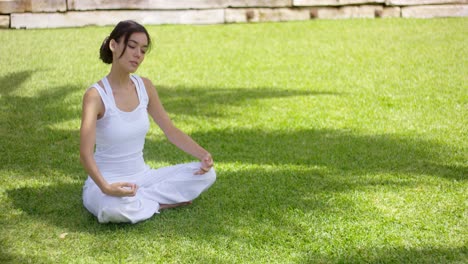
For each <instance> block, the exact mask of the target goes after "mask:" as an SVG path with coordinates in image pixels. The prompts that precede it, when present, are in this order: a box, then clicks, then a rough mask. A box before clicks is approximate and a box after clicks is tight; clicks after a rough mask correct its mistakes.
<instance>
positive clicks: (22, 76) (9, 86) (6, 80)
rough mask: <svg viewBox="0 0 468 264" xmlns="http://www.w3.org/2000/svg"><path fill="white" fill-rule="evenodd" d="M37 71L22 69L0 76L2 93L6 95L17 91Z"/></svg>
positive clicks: (0, 92)
mask: <svg viewBox="0 0 468 264" xmlns="http://www.w3.org/2000/svg"><path fill="white" fill-rule="evenodd" d="M34 72H35V71H20V72H13V73H9V74H7V75H5V76H2V77H0V95H1V96H5V95H8V94H10V93H12V92H14V91H16V90H17V89H18V88H19V87H21V85H22V84H23V83H24V82H25V81H27V80H28V79H29V78H30V77H31V75H32V74H33V73H34Z"/></svg>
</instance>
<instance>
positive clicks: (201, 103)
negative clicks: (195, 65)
mask: <svg viewBox="0 0 468 264" xmlns="http://www.w3.org/2000/svg"><path fill="white" fill-rule="evenodd" d="M156 89H157V90H158V93H159V96H160V97H161V101H162V103H163V105H164V107H165V108H166V110H167V111H168V112H170V113H175V114H184V115H204V116H210V117H213V116H215V117H216V116H222V115H223V113H222V112H223V111H219V109H223V108H224V107H226V106H239V105H244V104H248V103H249V102H251V101H255V100H259V99H272V98H285V97H295V96H322V95H333V96H335V95H340V94H339V93H335V92H329V91H315V90H313V89H311V90H308V91H307V90H296V89H288V90H284V89H279V88H271V87H256V88H241V87H237V88H225V89H222V88H216V87H186V86H172V87H171V86H157V88H156ZM207 104H209V107H207ZM187 106H191V107H190V108H189V107H187Z"/></svg>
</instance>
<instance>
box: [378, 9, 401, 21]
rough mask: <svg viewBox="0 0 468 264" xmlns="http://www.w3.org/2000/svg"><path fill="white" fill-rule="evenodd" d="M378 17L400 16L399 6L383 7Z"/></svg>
mask: <svg viewBox="0 0 468 264" xmlns="http://www.w3.org/2000/svg"><path fill="white" fill-rule="evenodd" d="M379 17H381V18H390V17H401V8H400V7H399V6H392V7H384V8H383V10H382V13H381V14H380V16H379Z"/></svg>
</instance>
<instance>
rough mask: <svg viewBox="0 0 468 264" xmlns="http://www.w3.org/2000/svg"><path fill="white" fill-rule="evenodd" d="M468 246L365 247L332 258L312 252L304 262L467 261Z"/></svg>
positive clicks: (430, 262)
mask: <svg viewBox="0 0 468 264" xmlns="http://www.w3.org/2000/svg"><path fill="white" fill-rule="evenodd" d="M467 260H468V248H467V247H466V246H465V247H460V248H431V249H409V248H392V249H365V250H357V252H356V253H355V254H352V255H349V256H342V257H336V258H330V256H322V255H320V254H313V253H310V254H309V256H308V257H307V258H306V259H305V260H304V261H303V263H421V264H424V263H427V264H433V263H466V261H467Z"/></svg>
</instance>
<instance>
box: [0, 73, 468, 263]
mask: <svg viewBox="0 0 468 264" xmlns="http://www.w3.org/2000/svg"><path fill="white" fill-rule="evenodd" d="M18 76H19V77H18ZM18 76H17V77H16V78H18V80H20V79H27V78H28V75H27V74H25V73H21V74H18ZM21 76H23V77H22V78H20V77H21ZM179 89H180V90H179ZM11 91H12V90H5V91H4V90H2V97H1V98H0V104H1V105H2V107H3V108H4V109H6V111H4V112H3V113H1V116H2V118H1V120H0V125H1V127H2V128H1V130H0V131H1V132H2V137H1V138H0V143H1V144H0V150H1V151H2V153H5V154H4V155H2V156H1V157H0V163H1V164H2V170H5V171H7V170H9V171H14V172H15V173H17V174H18V179H21V177H23V178H32V179H39V178H43V179H47V182H48V183H49V184H44V186H40V187H37V186H34V187H30V186H27V187H18V188H11V189H8V190H6V191H5V194H6V198H7V201H8V202H10V203H11V204H12V206H14V207H15V208H17V209H19V210H20V211H21V212H23V213H24V214H25V217H29V218H32V219H37V220H38V221H41V222H45V223H47V224H51V225H54V226H57V227H60V228H63V229H65V230H69V231H76V232H83V233H91V234H97V235H102V234H104V235H105V233H106V232H108V231H115V230H117V231H118V230H122V229H124V230H128V229H132V232H135V234H136V235H138V236H141V237H142V239H144V237H146V236H147V231H148V230H147V229H146V228H145V227H147V226H150V227H151V229H152V230H153V231H154V232H155V233H161V234H175V235H178V236H184V237H192V238H195V239H200V240H205V241H209V242H212V243H217V242H220V241H219V237H232V239H237V240H239V241H241V243H245V244H248V243H255V241H256V240H258V241H264V240H265V239H264V238H262V236H265V234H268V231H269V230H271V229H273V228H274V227H281V226H284V227H283V229H281V228H278V229H279V230H280V231H279V232H289V231H290V229H291V228H292V229H294V230H296V231H297V232H300V231H301V228H300V227H298V226H297V225H295V224H292V223H290V222H288V220H287V219H285V218H283V217H281V215H282V214H283V213H284V211H286V210H291V209H292V210H299V211H301V212H313V213H315V214H319V215H320V214H321V215H324V216H326V217H330V218H333V217H337V216H339V215H341V214H349V215H355V214H356V212H355V210H356V207H355V201H351V200H341V201H339V202H338V201H337V202H334V201H333V199H332V198H333V196H334V195H335V194H340V193H345V192H349V191H355V190H367V189H368V188H374V187H375V186H378V185H386V186H394V187H395V188H401V187H406V186H411V185H412V184H414V182H413V181H411V180H404V179H403V180H401V179H393V178H391V177H389V178H381V179H374V180H369V179H368V178H365V177H349V176H356V175H357V176H360V175H365V174H378V173H389V174H410V175H415V176H418V175H422V174H425V175H431V176H437V177H445V178H448V179H457V180H466V175H467V174H468V173H467V168H466V167H463V166H460V167H456V166H452V165H446V164H447V163H449V162H448V159H449V158H450V156H451V153H452V152H453V150H452V149H450V148H449V147H447V146H443V145H440V144H437V143H434V142H429V141H424V140H419V139H415V138H408V137H404V136H398V135H377V136H369V135H359V134H357V133H353V132H351V131H346V130H331V129H308V130H299V131H294V132H290V131H282V130H278V131H262V130H255V129H251V130H249V129H235V128H233V129H230V130H216V131H209V132H195V133H193V134H192V137H193V138H194V139H195V140H196V141H198V142H199V143H200V144H201V145H203V146H205V147H206V148H207V149H209V150H210V151H211V152H212V153H213V155H214V157H215V159H216V161H219V162H223V163H230V164H236V163H237V164H250V165H260V166H253V167H254V168H253V169H252V168H250V169H245V168H235V169H234V170H232V171H230V170H228V169H226V170H224V171H218V174H219V176H220V177H219V178H218V182H217V183H216V184H215V185H214V186H213V187H212V189H210V190H209V191H208V192H207V193H205V194H203V195H202V196H201V197H200V199H198V200H196V201H195V204H194V205H193V206H190V207H188V208H180V209H175V210H170V211H167V212H163V213H162V214H161V215H158V216H155V217H153V218H152V219H151V220H149V221H146V222H144V223H141V224H140V225H114V224H110V225H101V224H98V223H97V221H96V219H95V218H94V217H93V216H92V215H91V214H90V213H88V212H87V211H86V210H85V209H84V207H83V205H82V200H81V194H82V192H81V187H82V182H81V181H82V180H84V178H85V173H84V171H83V169H82V167H81V165H80V164H79V162H78V160H79V159H78V149H79V133H78V126H77V127H76V128H70V129H69V130H67V129H63V128H55V127H54V125H55V124H58V123H63V122H68V121H73V120H79V117H80V112H81V110H80V105H81V96H75V95H73V93H74V92H76V91H83V92H84V89H83V88H81V87H77V86H61V87H54V88H51V89H48V90H45V91H42V92H40V93H38V94H37V95H36V96H33V97H20V96H16V95H14V94H12V93H11ZM174 91H175V92H174ZM160 93H161V94H162V96H164V97H165V98H164V99H163V101H164V100H165V101H166V102H167V104H166V105H167V108H168V110H169V111H173V112H175V113H179V114H192V115H198V114H203V115H204V114H210V113H211V114H215V113H216V111H215V110H216V109H219V107H224V106H225V105H226V104H229V105H242V104H244V103H247V102H248V101H249V100H258V99H262V98H277V97H288V96H303V95H312V96H313V95H334V94H333V93H327V92H303V91H276V90H274V89H270V88H262V89H249V88H238V89H234V90H230V89H229V90H224V89H211V90H209V91H205V90H204V89H200V90H199V89H198V88H187V87H183V88H178V87H175V88H170V87H165V88H164V87H163V88H161V89H160ZM178 93H179V94H178ZM169 94H170V95H169ZM237 94H242V96H237ZM172 96H173V97H172ZM199 100H207V101H210V102H212V103H213V105H215V107H214V108H211V109H210V110H205V109H204V108H203V106H202V105H201V104H198V103H197V102H198V101H199ZM187 104H191V105H194V109H195V110H197V111H193V112H192V111H190V112H189V111H188V110H187V106H186V105H187ZM31 135H34V136H31ZM25 138H27V139H28V140H27V141H25V140H24V139H25ZM161 148H165V150H164V151H160V149H161ZM166 148H167V149H166ZM160 153H163V154H160ZM181 154H182V153H181V151H180V150H178V149H176V148H169V143H168V142H167V140H166V139H154V138H151V139H147V144H146V148H145V157H146V159H147V161H157V162H160V161H164V162H168V163H172V164H175V163H180V162H181V160H183V159H184V158H182V159H181ZM269 165H284V166H285V168H281V166H275V167H279V168H275V169H274V170H270V169H268V167H271V166H269ZM50 174H57V175H59V176H60V177H61V176H63V174H65V175H67V176H68V178H69V181H65V180H63V179H61V178H60V177H54V176H55V175H50ZM330 175H332V176H330ZM337 175H339V176H337ZM70 180H71V182H70ZM218 212H226V213H225V214H219V213H218ZM180 214H183V215H184V217H181V216H180ZM270 219H273V220H270ZM274 219H279V220H274ZM266 220H267V221H266ZM268 220H270V222H268ZM265 221H266V222H265ZM225 223H233V225H226V224H225ZM252 223H257V224H258V225H257V226H249V225H251V224H252ZM8 224H10V225H11V224H12V223H8ZM246 228H247V229H250V230H252V229H255V230H254V231H256V232H254V235H252V236H251V237H249V238H242V237H241V235H242V233H241V232H240V231H239V230H241V229H246ZM272 243H275V242H272ZM379 254H380V256H377V257H376V258H375V259H376V260H377V261H379V260H381V261H383V262H385V261H386V259H385V256H384V254H387V253H386V252H385V251H382V252H381V253H379ZM379 254H377V255H379ZM409 256H410V255H409ZM311 259H313V258H311ZM329 259H330V260H331V261H333V260H336V259H335V258H329Z"/></svg>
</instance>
